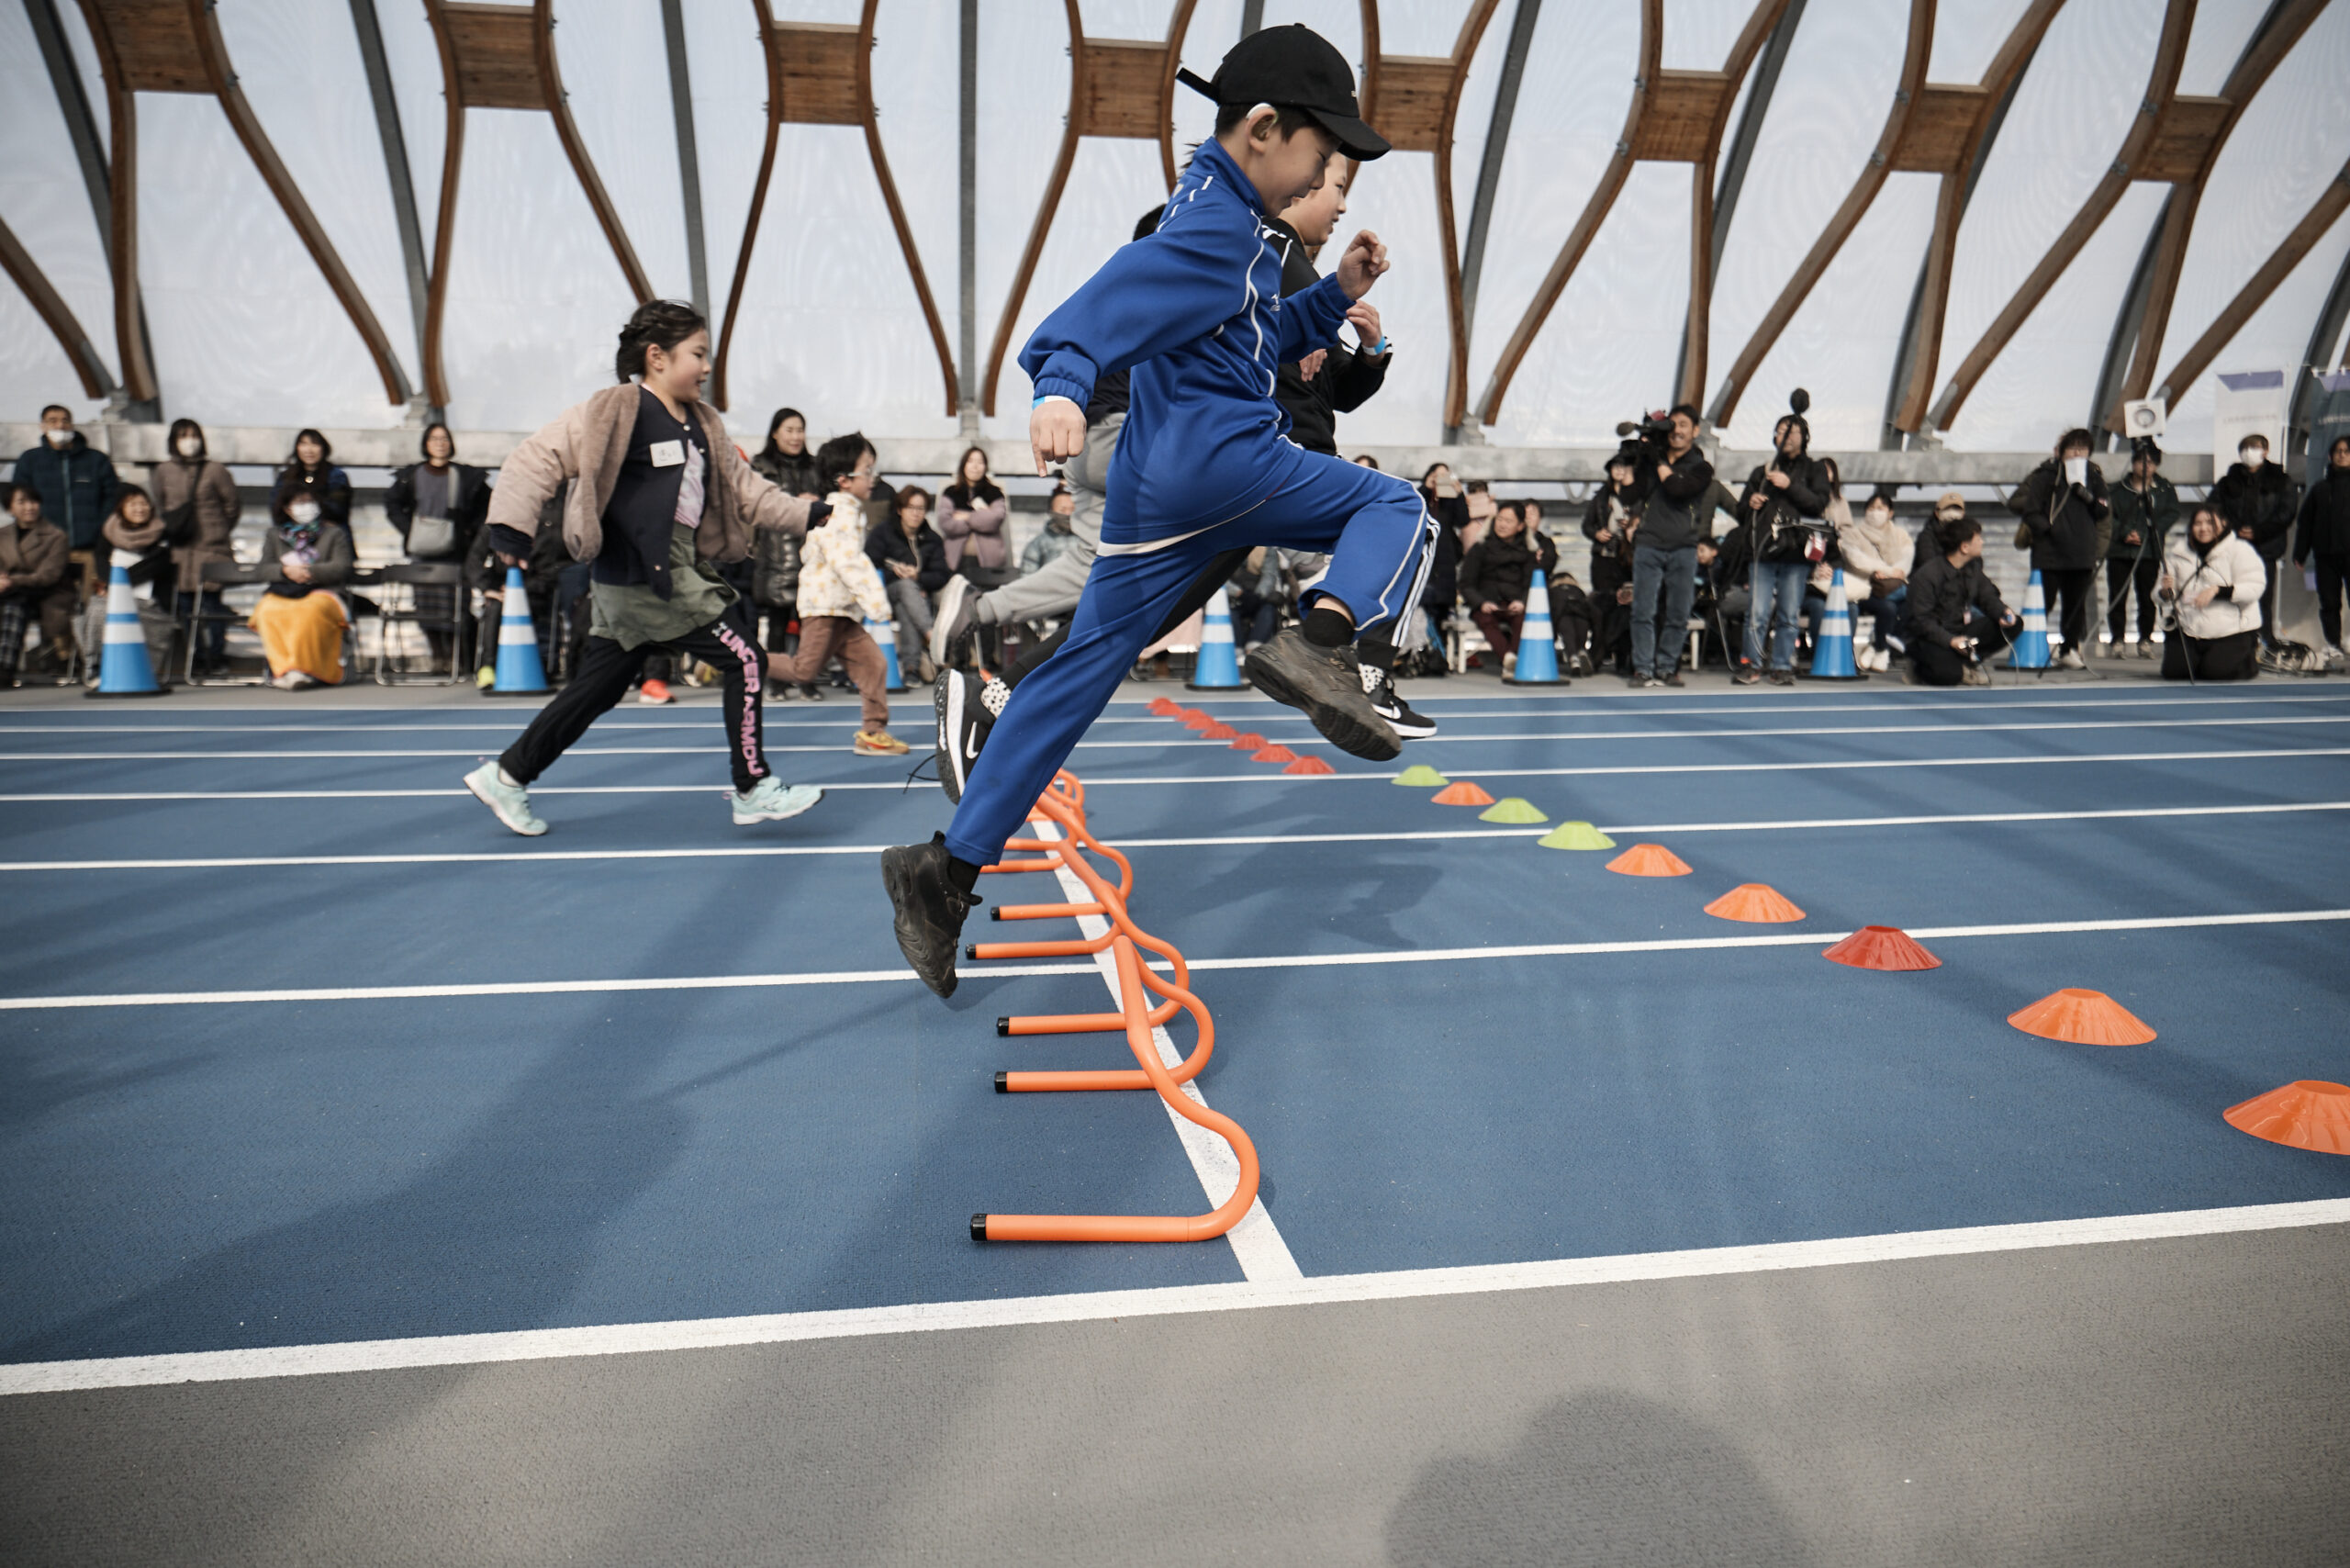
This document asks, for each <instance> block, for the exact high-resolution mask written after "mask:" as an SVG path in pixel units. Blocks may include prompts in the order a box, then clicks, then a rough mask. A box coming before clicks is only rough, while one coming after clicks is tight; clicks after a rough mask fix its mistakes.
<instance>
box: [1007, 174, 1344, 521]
mask: <svg viewBox="0 0 2350 1568" xmlns="http://www.w3.org/2000/svg"><path fill="white" fill-rule="evenodd" d="M1264 218H1265V210H1264V204H1263V202H1262V201H1261V200H1260V199H1259V196H1258V195H1257V192H1256V190H1255V188H1254V187H1253V186H1251V185H1249V184H1248V180H1247V179H1246V178H1245V177H1244V176H1243V175H1242V174H1241V173H1240V169H1239V166H1238V165H1237V164H1236V163H1235V162H1233V161H1232V157H1231V154H1229V153H1227V152H1225V150H1224V148H1223V146H1222V145H1221V144H1220V143H1218V142H1216V141H1214V140H1208V141H1203V142H1202V143H1201V144H1200V149H1199V151H1197V152H1196V153H1194V154H1193V155H1192V162H1191V166H1190V167H1189V168H1187V169H1185V170H1184V171H1183V176H1182V178H1181V180H1179V181H1178V182H1177V183H1176V185H1175V194H1174V195H1173V196H1171V197H1169V199H1168V203H1167V211H1166V216H1165V217H1164V218H1162V219H1161V221H1160V223H1159V226H1158V232H1157V233H1155V234H1150V235H1147V236H1145V237H1144V238H1142V239H1140V240H1137V241H1134V242H1133V243H1132V244H1130V245H1127V246H1125V248H1124V249H1122V250H1120V251H1119V252H1117V253H1116V254H1115V255H1113V256H1112V257H1111V258H1110V260H1109V263H1108V264H1106V265H1105V266H1103V267H1102V270H1101V271H1100V272H1098V273H1095V274H1093V277H1092V279H1091V281H1090V282H1088V283H1087V284H1086V285H1085V286H1084V287H1082V288H1080V289H1079V290H1078V291H1077V292H1076V293H1075V294H1073V295H1071V296H1069V298H1068V300H1066V301H1065V302H1064V303H1063V304H1062V305H1061V307H1060V308H1059V309H1057V310H1056V311H1054V312H1053V313H1052V314H1051V315H1049V316H1047V317H1046V318H1045V319H1044V321H1043V322H1042V323H1041V324H1039V325H1038V327H1037V328H1036V330H1035V334H1034V335H1033V336H1031V337H1030V338H1029V340H1028V346H1027V347H1026V348H1024V349H1023V350H1022V351H1021V353H1020V367H1021V368H1022V369H1023V370H1024V371H1026V372H1027V373H1028V379H1029V380H1030V381H1031V382H1032V383H1034V384H1035V389H1036V396H1037V397H1038V398H1046V397H1056V396H1057V397H1062V398H1069V400H1070V401H1071V402H1073V403H1075V404H1076V405H1077V406H1078V407H1079V408H1080V409H1082V408H1083V407H1085V405H1086V403H1087V401H1088V400H1089V399H1090V398H1091V397H1092V395H1093V384H1094V382H1095V381H1096V380H1097V379H1099V378H1100V377H1101V376H1102V375H1105V374H1108V373H1110V372H1113V371H1119V370H1129V369H1131V370H1132V372H1133V390H1132V395H1131V397H1132V400H1131V402H1130V404H1129V406H1128V409H1127V412H1126V425H1125V431H1123V432H1122V433H1121V434H1120V436H1119V438H1118V450H1117V455H1116V457H1115V458H1114V459H1113V460H1112V462H1111V465H1110V486H1109V500H1108V504H1107V506H1106V507H1105V509H1104V510H1103V512H1102V541H1103V543H1110V544H1132V543H1141V542H1144V541H1147V540H1157V539H1169V538H1174V537H1179V536H1181V535H1182V534H1186V533H1190V532H1196V531H1198V530H1200V529H1204V528H1212V527H1214V525H1215V524H1217V523H1219V522H1222V521H1225V519H1226V518H1229V517H1231V516H1233V515H1234V514H1235V513H1237V512H1240V511H1244V510H1247V509H1248V508H1249V507H1250V506H1252V505H1254V504H1255V503H1256V502H1257V501H1259V500H1261V499H1262V498H1264V496H1265V495H1266V494H1267V493H1268V491H1269V489H1270V487H1271V483H1272V481H1273V480H1274V478H1275V477H1276V476H1278V475H1280V474H1281V473H1283V472H1285V471H1286V469H1287V466H1288V465H1289V464H1290V463H1291V462H1292V461H1293V460H1294V458H1295V455H1296V448H1295V447H1294V446H1293V445H1292V443H1291V442H1289V441H1288V440H1287V439H1286V436H1287V432H1288V430H1289V414H1288V412H1287V411H1286V410H1284V409H1282V408H1281V405H1280V404H1279V403H1277V402H1275V401H1274V400H1273V386H1274V384H1275V382H1276V380H1277V379H1278V372H1279V368H1280V366H1281V363H1282V362H1283V361H1285V360H1296V359H1301V358H1303V357H1304V356H1305V355H1306V354H1309V353H1313V352H1314V351H1315V349H1318V348H1327V347H1329V346H1330V345H1331V344H1333V343H1335V342H1337V341H1338V329H1339V327H1340V326H1341V325H1343V324H1344V323H1345V321H1346V319H1347V308H1348V305H1349V304H1350V303H1351V301H1349V300H1348V297H1347V294H1346V291H1345V290H1344V289H1342V288H1340V287H1339V286H1338V280H1337V278H1336V277H1326V278H1324V279H1323V280H1322V281H1321V282H1319V283H1317V284H1315V285H1314V286H1312V287H1310V288H1305V289H1301V290H1299V291H1298V292H1297V293H1295V294H1292V295H1291V296H1290V297H1288V298H1286V299H1284V298H1282V297H1281V238H1280V236H1278V235H1276V234H1275V233H1274V232H1273V231H1272V230H1269V229H1267V228H1266V227H1265V223H1264Z"/></svg>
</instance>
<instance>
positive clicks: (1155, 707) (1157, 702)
mask: <svg viewBox="0 0 2350 1568" xmlns="http://www.w3.org/2000/svg"><path fill="white" fill-rule="evenodd" d="M1150 711H1151V713H1152V714H1153V715H1154V716H1155V717H1158V718H1161V719H1180V718H1181V717H1182V716H1183V705H1182V704H1181V702H1178V701H1176V700H1174V699H1173V698H1172V697H1154V698H1152V699H1151V700H1150Z"/></svg>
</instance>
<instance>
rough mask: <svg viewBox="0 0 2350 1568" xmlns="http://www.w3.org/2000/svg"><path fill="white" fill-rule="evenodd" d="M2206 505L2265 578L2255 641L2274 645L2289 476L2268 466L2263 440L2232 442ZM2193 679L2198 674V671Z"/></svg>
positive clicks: (2289, 523)
mask: <svg viewBox="0 0 2350 1568" xmlns="http://www.w3.org/2000/svg"><path fill="white" fill-rule="evenodd" d="M2299 500H2300V498H2299V497H2298V496H2296V495H2295V494H2294V493H2293V476H2291V475H2289V474H2288V473H2286V472H2285V470H2284V469H2282V468H2280V467H2278V466H2277V465H2276V464H2274V463H2271V462H2269V461H2268V438H2267V437H2266V436H2265V435H2258V434H2255V435H2248V436H2246V437H2244V440H2243V441H2242V442H2238V443H2237V446H2236V460H2235V462H2234V464H2233V465H2231V466H2230V467H2229V469H2228V471H2227V472H2226V473H2225V474H2223V475H2221V476H2220V482H2219V483H2218V484H2216V485H2214V486H2212V487H2211V494H2210V502H2211V506H2212V508H2213V509H2214V510H2217V511H2218V512H2219V514H2220V521H2221V522H2223V523H2225V524H2226V525H2227V526H2228V528H2229V530H2230V531H2231V532H2233V533H2234V534H2235V536H2236V537H2237V538H2238V539H2241V540H2243V541H2244V543H2247V544H2249V545H2251V546H2252V547H2253V550H2254V551H2255V553H2256V554H2258V555H2259V556H2260V561H2261V565H2262V566H2263V567H2264V568H2266V572H2267V577H2268V593H2267V597H2266V598H2265V599H2262V600H2261V601H2260V642H2261V645H2262V646H2264V647H2272V648H2273V647H2275V646H2276V645H2277V585H2278V583H2279V582H2280V581H2281V576H2282V575H2281V574H2280V573H2279V572H2278V571H2277V566H2278V564H2279V563H2280V562H2282V561H2283V560H2284V558H2285V545H2286V543H2287V542H2288V538H2289V537H2290V535H2291V533H2292V531H2293V512H2294V510H2295V508H2296V506H2297V504H2298V502H2299ZM2198 674H2200V672H2198Z"/></svg>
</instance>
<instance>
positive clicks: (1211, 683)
mask: <svg viewBox="0 0 2350 1568" xmlns="http://www.w3.org/2000/svg"><path fill="white" fill-rule="evenodd" d="M1183 684H1184V685H1185V686H1186V687H1188V688H1189V689H1192V690H1193V691H1232V690H1236V689H1238V688H1239V686H1240V684H1241V682H1240V658H1239V655H1238V654H1237V653H1236V652H1235V651H1234V649H1233V645H1232V605H1231V602H1230V601H1229V600H1228V599H1225V593H1224V589H1222V588H1218V589H1216V590H1215V597H1214V599H1210V600H1208V612H1207V619H1206V620H1205V621H1204V622H1203V623H1202V624H1201V627H1200V653H1199V657H1198V658H1196V659H1195V660H1193V661H1192V678H1191V679H1189V680H1187V681H1185V682H1184V683H1183Z"/></svg>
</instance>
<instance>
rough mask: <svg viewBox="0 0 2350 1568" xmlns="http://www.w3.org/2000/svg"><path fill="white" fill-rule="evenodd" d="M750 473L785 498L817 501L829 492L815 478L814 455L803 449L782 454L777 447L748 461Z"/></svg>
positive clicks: (827, 487)
mask: <svg viewBox="0 0 2350 1568" xmlns="http://www.w3.org/2000/svg"><path fill="white" fill-rule="evenodd" d="M751 471H752V472H753V473H755V474H756V475H758V476H760V477H761V478H763V479H765V480H766V481H767V483H768V484H770V485H773V486H774V487H776V488H777V489H778V490H781V491H782V492H783V493H784V494H785V495H787V496H814V497H817V498H819V499H821V498H822V497H824V496H825V495H826V494H828V493H829V492H830V490H831V487H830V486H828V485H825V484H822V483H821V482H819V480H818V479H817V477H816V454H814V453H812V452H810V451H808V450H806V449H805V448H802V449H801V450H800V451H798V452H785V451H783V450H782V449H781V448H779V447H778V448H777V449H775V450H774V451H771V452H761V453H760V454H758V455H757V456H756V457H754V458H752V459H751Z"/></svg>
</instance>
